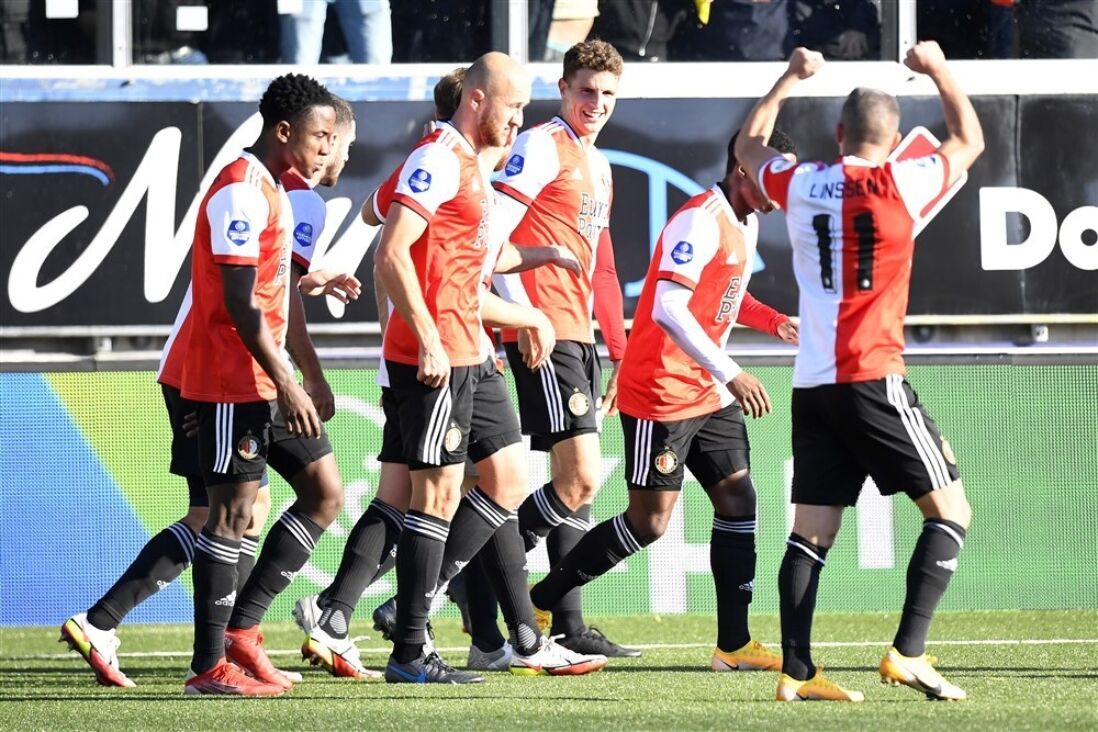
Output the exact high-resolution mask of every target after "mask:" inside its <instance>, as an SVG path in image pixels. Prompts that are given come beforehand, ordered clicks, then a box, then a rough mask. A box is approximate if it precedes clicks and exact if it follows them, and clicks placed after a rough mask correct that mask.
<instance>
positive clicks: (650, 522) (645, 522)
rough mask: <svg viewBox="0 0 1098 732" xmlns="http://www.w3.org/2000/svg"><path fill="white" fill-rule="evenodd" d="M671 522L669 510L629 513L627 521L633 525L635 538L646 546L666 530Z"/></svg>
mask: <svg viewBox="0 0 1098 732" xmlns="http://www.w3.org/2000/svg"><path fill="white" fill-rule="evenodd" d="M670 522H671V512H670V511H668V512H666V513H658V512H653V513H645V514H643V515H640V516H634V515H632V514H630V516H629V523H630V525H632V527H633V532H634V533H635V534H636V539H637V541H638V542H640V543H641V545H642V546H648V545H649V544H651V543H652V542H654V541H656V540H657V539H659V538H660V537H661V536H663V535H664V533H666V532H667V525H668V524H669V523H670Z"/></svg>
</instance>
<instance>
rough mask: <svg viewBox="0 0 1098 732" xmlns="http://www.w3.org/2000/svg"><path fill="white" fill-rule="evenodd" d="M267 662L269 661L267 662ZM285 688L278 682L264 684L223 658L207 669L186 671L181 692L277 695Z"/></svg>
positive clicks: (218, 694) (220, 694) (193, 693)
mask: <svg viewBox="0 0 1098 732" xmlns="http://www.w3.org/2000/svg"><path fill="white" fill-rule="evenodd" d="M268 663H269V662H268ZM285 691H286V690H285V689H284V688H283V687H282V686H280V685H278V684H265V683H263V682H262V681H259V680H257V679H253V678H252V677H251V676H248V675H247V674H246V673H244V671H243V669H241V668H240V667H239V666H237V665H236V664H233V663H229V662H228V661H226V660H225V659H224V658H223V659H221V660H220V661H218V663H217V665H216V666H214V667H213V668H211V669H210V670H209V671H203V672H202V673H200V674H196V673H194V672H193V671H192V672H188V673H187V681H186V682H185V683H184V684H183V693H184V694H190V695H196V696H197V695H203V696H205V695H212V696H279V695H281V694H282V693H284V692H285Z"/></svg>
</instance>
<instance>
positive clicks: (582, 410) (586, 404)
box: [568, 391, 591, 417]
mask: <svg viewBox="0 0 1098 732" xmlns="http://www.w3.org/2000/svg"><path fill="white" fill-rule="evenodd" d="M590 409H591V400H590V399H588V398H587V395H586V394H584V393H583V392H582V391H577V392H575V393H573V394H572V396H570V397H568V411H569V412H571V413H572V414H574V415H576V416H577V417H582V416H583V415H585V414H587V412H588V411H590Z"/></svg>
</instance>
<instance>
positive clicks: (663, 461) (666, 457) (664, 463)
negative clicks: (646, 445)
mask: <svg viewBox="0 0 1098 732" xmlns="http://www.w3.org/2000/svg"><path fill="white" fill-rule="evenodd" d="M677 467H679V456H678V455H676V454H675V451H674V450H672V449H671V448H670V447H665V448H663V450H661V451H660V454H659V455H656V470H658V471H660V473H661V474H663V475H670V474H671V473H673V472H675V468H677Z"/></svg>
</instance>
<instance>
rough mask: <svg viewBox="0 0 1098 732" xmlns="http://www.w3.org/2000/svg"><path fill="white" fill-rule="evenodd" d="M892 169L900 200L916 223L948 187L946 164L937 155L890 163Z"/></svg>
mask: <svg viewBox="0 0 1098 732" xmlns="http://www.w3.org/2000/svg"><path fill="white" fill-rule="evenodd" d="M891 169H892V180H894V181H896V189H897V190H898V191H899V193H900V198H902V199H903V202H904V206H906V207H907V212H908V213H909V214H910V215H911V218H912V219H914V220H916V221H918V220H919V219H921V218H923V212H924V210H925V209H926V207H927V206H928V205H929V204H930V203H931V202H932V201H934V200H935V199H936V198H938V196H940V195H942V193H944V192H945V190H946V188H947V187H948V185H949V163H948V162H947V161H946V159H945V158H944V157H942V156H941V155H938V154H934V155H927V156H925V157H921V158H909V159H907V160H901V161H899V162H895V163H891Z"/></svg>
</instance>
